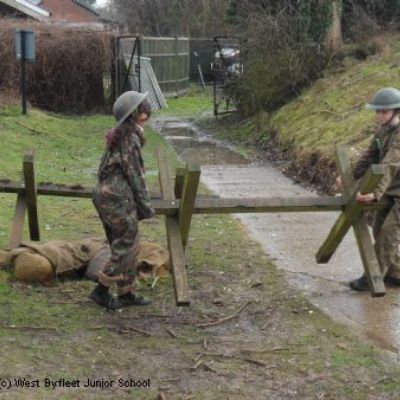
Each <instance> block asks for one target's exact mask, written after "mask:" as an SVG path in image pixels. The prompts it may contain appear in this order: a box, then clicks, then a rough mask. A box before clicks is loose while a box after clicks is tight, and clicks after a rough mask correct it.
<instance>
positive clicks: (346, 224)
mask: <svg viewBox="0 0 400 400" xmlns="http://www.w3.org/2000/svg"><path fill="white" fill-rule="evenodd" d="M382 176H383V167H382V166H381V165H371V167H370V168H369V170H368V171H367V173H366V174H365V175H364V177H363V178H362V179H361V181H360V182H359V183H358V185H357V186H356V187H355V190H354V193H353V195H352V196H351V198H350V200H349V203H348V205H347V206H346V207H345V209H344V210H343V212H342V213H341V214H340V215H339V218H338V219H337V221H336V223H335V225H334V226H333V228H332V229H331V231H330V233H329V235H328V237H327V238H326V240H325V242H324V243H323V245H322V246H321V248H320V249H319V250H318V253H317V256H316V260H317V262H318V263H320V264H325V263H327V262H328V261H329V260H330V259H331V257H332V255H333V253H334V252H335V251H336V249H337V248H338V246H339V244H340V242H341V241H342V240H343V238H344V236H345V235H346V233H347V231H348V230H349V228H350V227H351V226H352V225H353V223H354V221H355V220H356V219H357V217H358V216H359V215H360V213H361V212H362V210H363V209H364V207H363V205H362V204H360V203H358V202H357V193H358V192H361V193H370V192H371V191H372V190H373V189H374V188H375V187H376V185H377V184H378V183H379V181H380V180H381V179H382Z"/></svg>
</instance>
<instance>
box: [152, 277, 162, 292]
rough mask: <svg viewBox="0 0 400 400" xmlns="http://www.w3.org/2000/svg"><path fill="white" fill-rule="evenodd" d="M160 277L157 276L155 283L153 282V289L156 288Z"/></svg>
mask: <svg viewBox="0 0 400 400" xmlns="http://www.w3.org/2000/svg"><path fill="white" fill-rule="evenodd" d="M159 279H160V277H159V276H156V278H155V279H154V281H153V283H152V284H151V289H152V290H154V288H155V287H156V285H157V282H158V280H159Z"/></svg>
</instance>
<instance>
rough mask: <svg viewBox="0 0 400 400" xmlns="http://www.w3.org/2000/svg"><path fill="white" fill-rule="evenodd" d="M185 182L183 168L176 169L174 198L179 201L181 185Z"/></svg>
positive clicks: (181, 190)
mask: <svg viewBox="0 0 400 400" xmlns="http://www.w3.org/2000/svg"><path fill="white" fill-rule="evenodd" d="M184 181H185V169H184V168H177V170H176V174H175V188H174V192H175V197H176V198H177V199H180V198H181V196H182V192H183V183H184Z"/></svg>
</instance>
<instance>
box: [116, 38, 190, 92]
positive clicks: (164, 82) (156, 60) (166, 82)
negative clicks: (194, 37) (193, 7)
mask: <svg viewBox="0 0 400 400" xmlns="http://www.w3.org/2000/svg"><path fill="white" fill-rule="evenodd" d="M135 40H136V39H133V38H127V39H122V40H121V48H122V50H123V52H124V54H129V53H131V52H132V50H133V48H134V45H135ZM139 40H140V55H141V56H142V57H148V58H150V59H151V65H152V67H153V71H154V74H155V76H156V78H157V81H158V84H159V85H160V88H161V90H162V92H163V94H164V96H165V97H173V96H180V95H182V94H184V93H186V92H187V91H188V89H189V72H190V53H189V39H188V38H173V37H150V36H143V37H140V39H139Z"/></svg>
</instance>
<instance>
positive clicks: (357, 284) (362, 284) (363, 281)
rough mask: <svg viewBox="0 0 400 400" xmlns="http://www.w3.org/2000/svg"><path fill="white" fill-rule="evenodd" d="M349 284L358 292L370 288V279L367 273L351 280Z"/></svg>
mask: <svg viewBox="0 0 400 400" xmlns="http://www.w3.org/2000/svg"><path fill="white" fill-rule="evenodd" d="M349 286H350V287H351V288H352V289H353V290H356V291H357V292H362V291H365V290H369V284H368V279H367V277H366V276H365V275H362V276H361V277H360V278H358V279H354V280H353V281H350V282H349Z"/></svg>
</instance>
